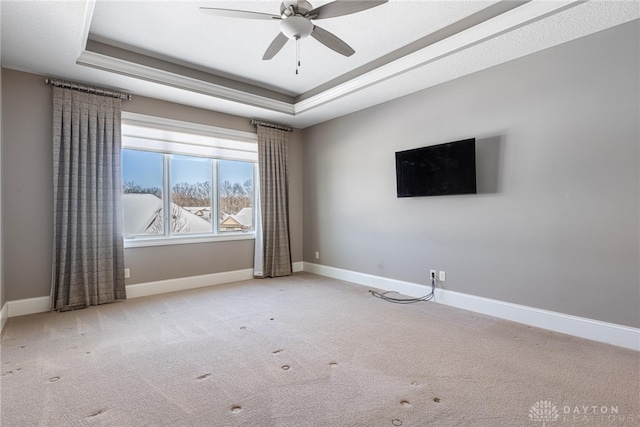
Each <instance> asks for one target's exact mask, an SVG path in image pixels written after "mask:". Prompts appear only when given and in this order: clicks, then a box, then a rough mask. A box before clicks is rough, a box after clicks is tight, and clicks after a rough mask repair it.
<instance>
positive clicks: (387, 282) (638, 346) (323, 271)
mask: <svg viewBox="0 0 640 427" xmlns="http://www.w3.org/2000/svg"><path fill="white" fill-rule="evenodd" d="M304 271H307V272H309V273H315V274H319V275H321V276H326V277H331V278H334V279H339V280H344V281H346V282H351V283H355V284H358V285H363V286H370V287H374V288H378V289H384V290H386V291H395V292H399V293H401V294H403V295H407V296H411V297H420V296H423V295H425V293H427V292H428V291H429V290H430V288H429V287H428V286H425V285H419V284H416V283H411V282H404V281H401V280H395V279H388V278H385V277H379V276H373V275H370V274H364V273H358V272H355V271H350V270H343V269H340V268H334V267H328V266H324V265H318V264H313V263H310V262H305V263H304ZM425 291H427V292H425ZM433 301H435V302H437V303H440V304H445V305H449V306H452V307H457V308H462V309H464V310H469V311H474V312H476V313H482V314H486V315H489V316H493V317H498V318H500V319H506V320H511V321H513V322H518V323H523V324H526V325H530V326H535V327H538V328H542V329H547V330H550V331H554V332H560V333H563V334H568V335H573V336H576V337H580V338H586V339H590V340H593V341H599V342H603V343H607V344H612V345H616V346H619V347H625V348H629V349H632V350H636V351H640V329H637V328H632V327H629V326H624V325H617V324H614V323H607V322H602V321H600V320H593V319H588V318H584V317H578V316H573V315H570V314H564V313H558V312H554V311H549V310H542V309H539V308H534V307H528V306H524V305H519V304H513V303H509V302H504V301H499V300H494V299H490V298H483V297H478V296H474V295H468V294H463V293H460V292H455V291H449V290H445V289H438V288H437V289H436V292H435V298H434V300H433Z"/></svg>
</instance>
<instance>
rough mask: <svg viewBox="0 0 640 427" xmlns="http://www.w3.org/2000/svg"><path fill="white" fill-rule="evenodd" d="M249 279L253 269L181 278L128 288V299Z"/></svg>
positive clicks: (299, 265) (295, 267)
mask: <svg viewBox="0 0 640 427" xmlns="http://www.w3.org/2000/svg"><path fill="white" fill-rule="evenodd" d="M303 268H304V263H303V262H302V261H300V262H294V263H293V264H292V269H293V272H294V273H297V272H299V271H303ZM249 279H253V269H252V268H247V269H244V270H235V271H225V272H222V273H212V274H204V275H201V276H190V277H179V278H177V279H169V280H159V281H157V282H147V283H138V284H135V285H128V286H127V298H139V297H146V296H150V295H158V294H164V293H167V292H176V291H185V290H187V289H196V288H204V287H207V286H214V285H222V284H225V283H232V282H240V281H242V280H249Z"/></svg>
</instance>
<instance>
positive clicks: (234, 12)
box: [200, 7, 282, 20]
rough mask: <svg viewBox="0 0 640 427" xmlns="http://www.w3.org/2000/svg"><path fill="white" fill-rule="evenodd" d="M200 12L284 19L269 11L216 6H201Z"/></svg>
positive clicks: (252, 17) (231, 16)
mask: <svg viewBox="0 0 640 427" xmlns="http://www.w3.org/2000/svg"><path fill="white" fill-rule="evenodd" d="M200 12H202V13H206V14H207V15H215V16H222V17H225V18H242V19H263V20H265V19H266V20H273V19H282V18H281V17H280V16H278V15H271V14H269V13H262V12H251V11H248V10H233V9H218V8H216V7H201V8H200Z"/></svg>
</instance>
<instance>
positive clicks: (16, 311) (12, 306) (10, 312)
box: [6, 296, 51, 317]
mask: <svg viewBox="0 0 640 427" xmlns="http://www.w3.org/2000/svg"><path fill="white" fill-rule="evenodd" d="M50 304H51V298H50V297H49V296H46V297H35V298H25V299H19V300H15V301H7V304H6V306H7V317H16V316H25V315H27V314H35V313H44V312H45V311H49V307H50Z"/></svg>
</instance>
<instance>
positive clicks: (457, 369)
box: [0, 273, 640, 427]
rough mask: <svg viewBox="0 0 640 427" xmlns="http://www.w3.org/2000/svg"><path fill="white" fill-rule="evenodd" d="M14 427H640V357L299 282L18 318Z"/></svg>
mask: <svg viewBox="0 0 640 427" xmlns="http://www.w3.org/2000/svg"><path fill="white" fill-rule="evenodd" d="M1 354H2V360H1V367H2V369H1V375H2V376H1V383H0V385H1V386H2V395H1V398H2V400H1V402H0V403H1V415H2V416H1V420H2V425H3V426H36V425H43V426H80V425H104V426H159V425H163V426H261V427H263V426H264V427H268V426H367V427H369V426H400V425H402V426H438V427H440V426H487V427H489V426H546V427H558V426H573V425H582V426H635V425H640V403H639V402H640V354H639V353H638V352H634V351H631V350H626V349H622V348H618V347H613V346H608V345H604V344H599V343H595V342H591V341H587V340H583V339H579V338H573V337H570V336H566V335H561V334H557V333H552V332H549V331H544V330H539V329H535V328H530V327H527V326H523V325H519V324H515V323H511V322H507V321H502V320H496V319H493V318H490V317H487V316H482V315H478V314H474V313H471V312H467V311H462V310H458V309H454V308H450V307H446V306H443V305H439V304H436V303H432V302H422V303H418V304H413V305H399V304H391V303H388V302H385V301H382V300H380V299H376V298H374V297H372V296H371V295H370V294H369V292H368V291H367V288H364V287H361V286H357V285H351V284H346V283H344V282H340V281H336V280H333V279H327V278H323V277H319V276H314V275H311V274H307V273H300V274H296V275H294V276H293V277H289V278H284V279H267V280H251V281H246V282H240V283H235V284H229V285H222V286H215V287H211V288H204V289H197V290H192V291H185V292H179V293H173V294H166V295H160V296H154V297H148V298H140V299H134V300H129V301H126V302H120V303H115V304H111V305H105V306H101V307H97V308H96V307H93V308H90V309H86V310H78V311H74V312H67V313H61V314H58V313H44V314H37V315H31V316H23V317H17V318H11V319H9V320H8V323H7V325H6V327H5V332H4V334H3V336H2V350H1Z"/></svg>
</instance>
